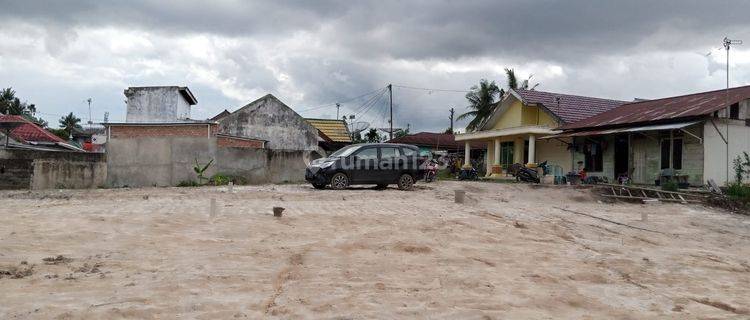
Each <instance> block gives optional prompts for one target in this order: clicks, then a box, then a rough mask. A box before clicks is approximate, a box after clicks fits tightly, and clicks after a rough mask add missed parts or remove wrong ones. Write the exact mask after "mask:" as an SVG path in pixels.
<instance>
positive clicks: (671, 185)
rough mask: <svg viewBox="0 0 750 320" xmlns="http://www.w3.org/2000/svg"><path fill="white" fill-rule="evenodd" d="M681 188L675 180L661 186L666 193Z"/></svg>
mask: <svg viewBox="0 0 750 320" xmlns="http://www.w3.org/2000/svg"><path fill="white" fill-rule="evenodd" d="M679 188H680V185H679V184H678V183H677V181H674V180H669V181H666V182H664V183H663V184H662V185H661V189H662V190H664V191H677V189H679Z"/></svg>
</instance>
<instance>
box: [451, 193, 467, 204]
mask: <svg viewBox="0 0 750 320" xmlns="http://www.w3.org/2000/svg"><path fill="white" fill-rule="evenodd" d="M465 196H466V191H465V190H456V191H455V194H454V201H455V202H456V203H464V197H465Z"/></svg>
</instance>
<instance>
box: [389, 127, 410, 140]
mask: <svg viewBox="0 0 750 320" xmlns="http://www.w3.org/2000/svg"><path fill="white" fill-rule="evenodd" d="M408 134H409V129H405V130H404V129H398V130H396V132H394V133H393V137H394V138H401V137H403V136H406V135H408Z"/></svg>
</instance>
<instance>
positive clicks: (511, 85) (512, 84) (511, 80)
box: [505, 68, 518, 90]
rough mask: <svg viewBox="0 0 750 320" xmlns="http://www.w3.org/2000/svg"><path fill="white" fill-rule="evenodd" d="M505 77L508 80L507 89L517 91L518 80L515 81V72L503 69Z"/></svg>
mask: <svg viewBox="0 0 750 320" xmlns="http://www.w3.org/2000/svg"><path fill="white" fill-rule="evenodd" d="M505 76H506V78H507V79H508V89H509V90H511V89H512V90H515V89H518V80H516V72H515V71H514V70H513V69H508V68H505Z"/></svg>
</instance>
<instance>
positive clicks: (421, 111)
mask: <svg viewBox="0 0 750 320" xmlns="http://www.w3.org/2000/svg"><path fill="white" fill-rule="evenodd" d="M0 8H2V10H0V21H2V28H3V29H6V30H8V29H7V28H10V27H14V26H18V25H21V26H22V25H31V26H34V27H37V28H41V29H43V30H44V31H43V32H41V34H42V35H40V34H39V32H37V33H36V34H33V35H31V34H29V35H26V36H27V37H29V38H31V39H33V40H34V41H36V40H42V43H44V50H46V53H47V54H48V55H49V57H45V56H44V55H38V56H39V57H41V58H35V59H53V60H54V59H57V60H54V61H55V62H57V63H58V66H59V65H65V66H68V65H71V64H75V65H76V67H77V68H79V69H80V70H86V69H88V67H89V65H90V64H92V63H91V62H89V61H88V60H87V57H88V56H87V53H86V52H87V51H85V50H80V49H81V47H82V46H83V47H86V48H88V47H90V48H94V49H96V50H101V51H105V50H112V49H108V47H107V46H106V45H105V44H102V43H104V42H106V40H108V39H93V38H91V37H92V36H91V34H87V36H88V37H89V38H85V39H80V34H81V33H84V34H85V30H87V29H88V30H96V29H103V28H110V29H113V30H116V31H137V32H141V33H143V34H145V37H146V38H147V39H148V40H150V41H151V42H152V43H153V46H152V47H148V48H146V49H144V50H141V51H138V50H136V51H134V52H133V53H130V52H128V53H127V54H120V55H118V56H117V57H116V58H112V62H111V64H112V67H111V68H109V65H108V64H109V63H108V62H107V61H100V60H97V66H98V67H99V68H101V69H105V70H108V71H110V70H109V69H112V70H111V71H113V72H114V73H115V74H117V73H121V74H123V76H121V77H120V79H110V80H112V81H111V82H110V83H109V84H108V85H109V86H110V87H111V86H113V85H114V84H113V83H117V82H118V81H119V82H121V83H124V84H125V85H129V84H130V83H140V82H149V81H151V82H153V81H154V80H153V79H159V80H161V81H163V82H169V81H172V82H175V83H183V84H188V85H190V84H191V78H190V76H196V75H200V76H201V77H203V78H202V81H203V82H201V85H202V86H204V87H205V90H211V89H213V90H217V91H216V92H211V93H207V94H206V95H207V96H209V97H214V96H220V95H222V94H223V96H225V97H228V98H227V99H226V100H221V99H216V100H209V102H208V103H211V102H214V103H215V104H217V105H220V109H223V108H224V107H226V106H227V105H226V104H227V101H231V100H242V99H244V98H238V97H237V96H238V95H243V96H244V95H247V93H248V92H252V94H256V93H259V92H271V93H274V94H281V95H282V97H281V98H282V99H289V100H293V99H297V98H295V97H301V98H299V99H297V100H298V102H297V103H296V105H295V107H299V108H298V109H299V110H303V109H307V108H310V107H314V106H318V105H320V104H324V103H330V102H334V101H337V100H343V99H344V98H347V97H352V96H355V95H358V94H361V93H363V92H367V91H371V90H374V89H376V88H379V87H382V86H384V85H385V84H387V83H391V82H392V83H400V84H406V85H415V86H424V87H439V88H451V89H456V88H458V89H467V88H468V87H470V86H471V85H473V84H475V83H477V82H478V81H479V79H481V78H489V79H491V80H497V81H498V82H499V83H501V84H502V82H503V81H502V77H503V76H502V74H501V71H502V69H501V68H500V69H497V68H491V69H481V68H473V69H472V68H469V69H466V68H465V67H466V66H467V65H468V66H471V65H472V64H474V62H476V64H482V63H483V64H488V63H491V62H493V61H497V63H502V64H505V65H507V66H509V67H513V66H516V67H518V68H522V67H526V69H527V70H525V72H526V74H529V73H535V74H537V77H536V78H535V81H536V80H538V81H541V82H542V86H541V87H540V89H542V90H545V89H546V90H558V91H565V92H569V93H574V94H587V95H594V96H597V95H598V96H605V97H610V98H619V99H630V98H632V97H634V96H638V95H648V96H652V97H658V96H666V95H670V94H678V93H684V92H681V91H680V90H682V91H685V90H697V89H703V88H710V87H712V86H713V85H714V84H713V82H711V81H713V80H714V79H713V78H711V77H712V75H713V71H716V70H721V69H720V68H719V67H717V65H716V62H715V61H714V60H712V58H708V59H707V58H705V57H701V56H700V55H699V54H705V53H706V52H707V51H708V50H711V49H712V48H716V47H719V46H720V45H721V43H720V41H721V38H723V37H724V36H725V35H729V36H736V37H740V38H743V37H744V38H745V39H750V37H748V36H747V35H748V33H750V24H748V23H746V22H745V21H746V17H745V15H746V13H747V12H749V11H750V2H746V1H691V0H686V1H678V0H665V1H580V0H570V1H515V0H513V1H484V0H476V1H441V0H429V1H428V0H418V1H408V2H406V1H369V2H365V1H343V0H342V1H336V0H320V1H271V0H266V1H196V0H194V1H176V2H172V1H157V0H152V1H149V0H135V1H97V0H86V1H75V0H73V1H6V0H0ZM13 30H15V29H13ZM19 30H20V31H19V32H25V31H26V30H25V29H19ZM82 30H84V31H82ZM0 31H2V30H0ZM202 35H206V36H208V37H212V36H218V37H222V38H225V39H229V40H231V41H235V40H236V41H237V42H238V43H240V45H237V46H234V47H230V48H218V49H216V50H215V52H212V54H215V56H216V58H215V59H194V60H191V56H190V55H189V54H188V53H184V52H182V53H175V52H174V51H173V50H174V48H173V47H172V46H174V45H175V43H174V42H168V41H165V39H168V40H173V39H184V38H185V37H186V36H202ZM23 36H24V35H23V34H20V35H18V37H23ZM138 36H140V34H139V35H138ZM13 37H16V35H13ZM114 37H117V35H115V36H114ZM191 39H192V38H191ZM6 40H8V39H2V38H0V49H3V48H4V49H3V51H0V71H6V73H5V74H3V73H2V72H0V85H12V84H13V83H24V84H27V87H29V88H33V87H34V83H41V82H40V81H39V80H34V79H26V78H23V79H21V78H19V77H24V74H35V73H34V72H31V71H29V72H24V70H25V69H24V68H27V69H28V68H33V67H34V66H35V65H37V64H38V63H36V61H25V60H24V58H25V57H24V56H25V55H26V53H25V52H24V51H26V52H27V50H33V46H32V47H31V49H29V48H27V47H23V48H21V49H19V48H15V47H9V46H7V45H6V46H5V47H3V42H7V41H6ZM16 40H17V39H16ZM121 41H122V40H121ZM160 41H161V42H167V43H161V42H160ZM308 41H309V43H308ZM76 42H78V46H77V47H76V48H77V49H78V50H79V51H80V52H79V53H77V54H76V53H71V51H70V50H67V48H66V47H67V44H69V43H76ZM27 45H29V46H31V44H27ZM206 45H208V46H211V45H212V43H210V42H209V43H208V44H206ZM181 50H195V48H192V47H188V48H187V49H185V48H181ZM261 51H262V52H261ZM686 53H687V54H688V56H686V55H685V54H686ZM659 54H662V55H661V56H660V55H659ZM664 55H666V56H679V57H680V58H679V59H678V63H677V64H675V65H666V66H665V65H664V62H665V61H667V62H669V61H673V60H674V59H673V58H670V57H668V58H665V57H664ZM690 55H692V56H695V57H691V56H690ZM50 57H51V58H50ZM97 57H98V58H99V59H106V54H103V55H99V56H97ZM103 57H104V58H103ZM14 58H15V59H16V60H17V61H16V60H13V59H14ZM3 59H5V60H3ZM182 59H184V61H183V60H182ZM140 60H148V61H159V60H161V61H163V62H166V63H167V64H169V67H171V68H172V69H169V70H174V69H178V68H179V67H180V66H181V65H182V64H183V63H184V65H185V66H186V67H185V69H188V68H189V69H190V70H191V71H190V72H188V71H180V72H177V73H174V71H165V72H173V73H166V74H163V75H162V74H161V73H159V72H155V73H153V72H152V73H151V75H150V76H147V77H144V76H141V72H139V71H140V70H133V69H137V67H138V66H140V64H134V63H133V61H140ZM8 61H15V62H14V63H16V64H9V62H8ZM18 61H22V62H18ZM123 61H124V62H123ZM3 62H5V63H6V65H5V67H4V69H2V68H3ZM47 62H48V63H51V62H49V61H47ZM439 63H447V64H453V65H454V67H455V66H458V67H457V68H453V69H451V68H448V69H447V71H446V70H443V69H438V70H435V69H434V66H435V64H439ZM669 63H671V62H669ZM476 64H475V65H476ZM696 64H700V66H699V67H696ZM704 64H705V66H704ZM39 65H42V64H39ZM415 65H416V66H415ZM550 66H555V67H557V68H559V69H560V70H563V71H560V72H558V73H555V74H553V73H554V72H552V73H550V72H547V73H548V74H547V75H545V74H544V73H545V72H546V71H544V70H540V69H544V68H547V67H550ZM684 66H691V67H692V69H690V70H689V71H685V70H683V69H685V68H684ZM118 68H119V69H118ZM144 68H148V67H144ZM701 68H704V69H705V73H706V75H702V74H700V73H701V72H703V71H704V70H701ZM8 70H13V71H15V73H14V75H10V74H8V73H7V71H8ZM144 71H145V73H146V74H149V73H148V71H149V70H144ZM42 74H43V73H42ZM522 76H525V75H522ZM746 76H747V77H746ZM133 77H136V78H133ZM138 77H142V78H138ZM556 77H557V78H556ZM690 77H692V79H696V78H699V77H703V78H702V79H698V80H691V78H690ZM717 77H718V76H717ZM737 77H738V78H740V77H745V78H743V79H750V75H747V73H743V72H742V71H740V72H738V73H737ZM61 78H64V77H63V76H61ZM214 79H215V80H214ZM657 79H658V85H657ZM193 82H195V81H194V80H193ZM213 83H217V84H216V85H213V86H212V84H213ZM623 83H624V84H625V86H623ZM65 85H66V86H74V85H75V83H66V84H65ZM90 85H91V84H89V86H90ZM45 86H49V84H48V83H47V84H45ZM61 86H62V84H61ZM110 87H108V89H109V88H110ZM623 88H627V91H626V92H625V91H624V90H623ZM40 89H41V90H39V92H49V93H50V98H49V101H54V99H53V98H51V97H52V96H53V93H54V95H56V96H60V95H64V92H65V91H66V90H69V89H68V88H65V90H63V89H59V92H55V89H54V88H49V87H45V88H40ZM73 89H75V88H72V87H71V89H70V90H73ZM91 90H94V89H91ZM398 90H400V91H397V92H396V96H397V98H398V100H397V106H398V108H397V110H396V111H395V112H396V114H397V117H398V119H400V120H399V121H400V122H402V123H400V125H403V124H404V123H406V122H408V123H412V128H414V127H415V126H418V127H419V126H421V128H422V129H428V130H437V129H444V128H446V127H447V122H446V120H445V118H446V116H447V113H446V111H445V110H446V109H447V108H449V107H456V109H457V111H458V112H463V111H464V110H465V109H464V107H465V99H464V98H463V94H460V93H453V94H447V93H434V94H433V93H429V92H427V93H426V92H420V91H406V90H404V89H398ZM290 91H291V92H290ZM284 93H285V94H287V96H286V97H284V96H283V95H284ZM120 95H121V90H117V91H116V92H114V93H113V94H112V97H111V98H110V99H111V100H112V101H119V100H121V96H120ZM254 98H256V97H247V98H246V101H251V100H253V99H254ZM76 99H78V98H76ZM199 99H200V97H199ZM78 100H80V99H78ZM201 100H202V103H206V99H201ZM359 105H361V102H360V101H354V102H350V103H348V104H346V105H345V106H344V108H345V109H346V110H350V111H351V110H354V109H356V108H357V107H358V106H359ZM212 107H213V108H219V106H208V107H203V108H204V109H202V110H206V111H204V112H205V113H206V114H209V113H211V112H213V111H214V110H213V109H211V108H212ZM217 110H218V109H217ZM218 111H220V110H218ZM327 114H335V109H333V111H332V110H330V109H325V110H321V111H320V112H318V111H317V110H314V111H310V112H308V113H305V114H304V115H309V116H320V115H327Z"/></svg>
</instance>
